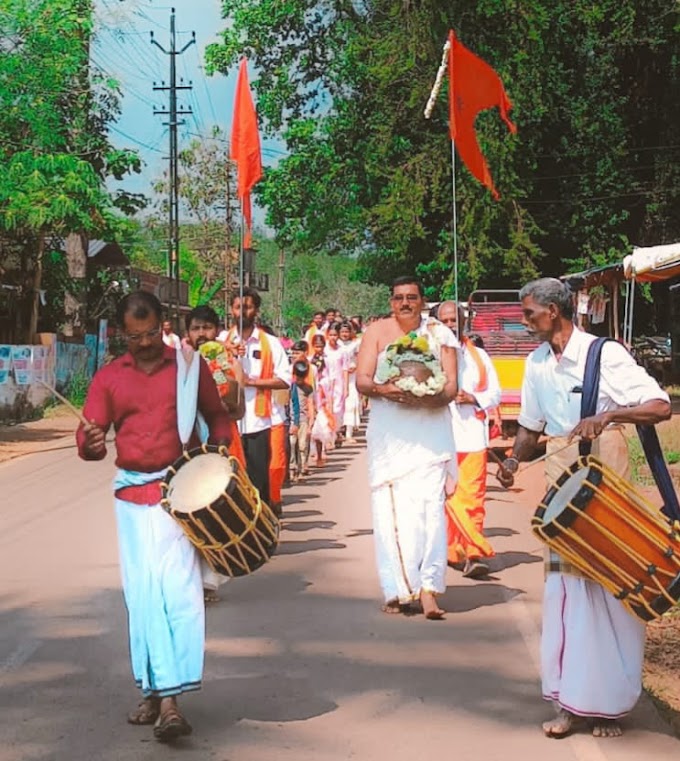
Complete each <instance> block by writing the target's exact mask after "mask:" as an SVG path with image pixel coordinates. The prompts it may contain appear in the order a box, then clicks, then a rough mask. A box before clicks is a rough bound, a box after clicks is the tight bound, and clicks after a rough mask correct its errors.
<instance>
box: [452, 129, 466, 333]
mask: <svg viewBox="0 0 680 761" xmlns="http://www.w3.org/2000/svg"><path fill="white" fill-rule="evenodd" d="M451 195H452V199H451V200H452V204H451V206H452V209H453V299H454V301H455V302H456V305H457V306H458V305H459V303H458V212H457V209H456V143H455V141H453V140H452V141H451ZM462 331H463V326H462V325H459V326H458V332H459V333H460V334H461V335H462Z"/></svg>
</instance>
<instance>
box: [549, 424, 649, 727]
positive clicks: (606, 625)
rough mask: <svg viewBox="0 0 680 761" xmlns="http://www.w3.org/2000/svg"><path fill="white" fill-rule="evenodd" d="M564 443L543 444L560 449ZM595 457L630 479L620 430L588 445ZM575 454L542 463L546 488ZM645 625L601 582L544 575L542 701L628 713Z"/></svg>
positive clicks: (582, 711) (638, 684)
mask: <svg viewBox="0 0 680 761" xmlns="http://www.w3.org/2000/svg"><path fill="white" fill-rule="evenodd" d="M565 441H566V440H565V439H563V438H553V439H551V440H550V441H549V442H548V451H556V450H557V449H560V448H561V447H562V446H563V445H564V443H565ZM593 455H595V456H596V457H598V458H599V459H600V460H601V461H602V462H604V463H606V464H607V465H608V466H609V467H610V468H612V469H613V470H615V471H616V472H617V473H619V474H621V475H622V476H623V477H624V478H626V477H628V472H629V464H628V449H627V445H626V440H625V436H624V433H623V431H622V430H620V429H608V430H607V431H605V432H604V433H603V434H602V436H600V437H599V439H597V440H596V441H595V442H594V443H593ZM577 457H578V445H577V444H575V445H574V447H573V448H572V447H570V448H569V449H568V450H565V451H564V452H562V453H560V454H559V455H557V456H556V457H553V458H551V459H549V460H547V461H546V476H547V479H548V482H549V483H552V482H554V481H556V480H557V478H558V477H559V476H560V474H561V472H562V471H563V470H564V469H565V468H567V467H568V466H569V465H571V463H572V462H574V461H575V460H576V459H577ZM644 645H645V625H644V623H643V622H642V621H640V620H639V619H637V618H635V617H634V616H633V615H632V614H630V613H628V611H627V610H626V609H625V608H624V607H623V604H622V603H621V602H620V601H619V600H617V599H616V598H614V597H613V596H612V595H611V594H609V592H606V591H605V590H604V589H603V588H602V587H601V586H600V585H599V584H597V583H596V582H594V581H590V580H588V579H584V578H581V577H579V576H574V575H571V574H570V573H569V574H567V573H556V572H551V573H548V574H547V577H546V583H545V591H544V597H543V634H542V637H541V673H542V682H543V696H544V697H545V699H546V700H552V701H555V702H556V703H557V704H558V705H559V706H560V707H561V708H564V709H565V710H567V711H570V712H571V713H573V714H576V715H577V716H594V717H602V718H608V719H616V718H619V717H621V716H623V715H625V714H626V713H628V712H629V711H630V710H631V709H632V708H633V707H634V705H635V703H636V702H637V699H638V697H639V696H640V692H641V690H642V663H643V656H644Z"/></svg>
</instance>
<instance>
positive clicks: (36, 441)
mask: <svg viewBox="0 0 680 761" xmlns="http://www.w3.org/2000/svg"><path fill="white" fill-rule="evenodd" d="M77 427H78V419H77V418H76V417H75V415H74V414H73V413H72V412H70V411H69V410H68V409H67V408H66V407H65V406H61V405H60V406H58V407H52V408H50V409H49V410H48V411H47V413H46V415H45V417H43V418H41V419H40V420H32V421H31V422H29V423H18V424H17V425H0V463H2V462H6V461H8V460H13V459H15V458H16V457H23V456H24V455H28V454H33V453H36V452H46V451H48V450H50V449H63V448H64V447H67V446H74V445H75V441H74V433H75V430H76V428H77Z"/></svg>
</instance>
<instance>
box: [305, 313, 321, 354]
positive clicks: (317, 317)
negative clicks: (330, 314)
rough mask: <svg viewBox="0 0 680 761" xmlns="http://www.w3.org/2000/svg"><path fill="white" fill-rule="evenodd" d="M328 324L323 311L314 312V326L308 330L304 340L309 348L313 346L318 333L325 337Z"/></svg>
mask: <svg viewBox="0 0 680 761" xmlns="http://www.w3.org/2000/svg"><path fill="white" fill-rule="evenodd" d="M325 322H326V313H325V312H324V311H322V310H319V311H317V312H314V317H313V318H312V324H311V325H310V326H309V328H308V329H307V332H306V333H305V337H304V340H305V341H306V342H307V346H309V347H310V348H311V346H312V340H313V339H314V336H315V335H316V334H317V333H321V334H322V335H323V333H324V331H325V325H324V323H325Z"/></svg>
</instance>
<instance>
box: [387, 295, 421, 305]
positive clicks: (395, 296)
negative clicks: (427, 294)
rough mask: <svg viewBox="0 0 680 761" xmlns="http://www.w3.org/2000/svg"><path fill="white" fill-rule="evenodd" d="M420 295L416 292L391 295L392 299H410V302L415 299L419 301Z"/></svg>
mask: <svg viewBox="0 0 680 761" xmlns="http://www.w3.org/2000/svg"><path fill="white" fill-rule="evenodd" d="M419 300H420V296H419V295H418V294H417V293H406V294H403V293H397V294H395V295H394V296H392V301H397V302H399V301H410V302H411V303H413V302H415V301H419Z"/></svg>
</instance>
